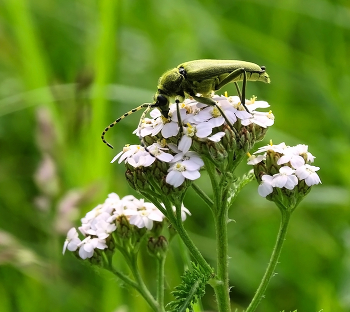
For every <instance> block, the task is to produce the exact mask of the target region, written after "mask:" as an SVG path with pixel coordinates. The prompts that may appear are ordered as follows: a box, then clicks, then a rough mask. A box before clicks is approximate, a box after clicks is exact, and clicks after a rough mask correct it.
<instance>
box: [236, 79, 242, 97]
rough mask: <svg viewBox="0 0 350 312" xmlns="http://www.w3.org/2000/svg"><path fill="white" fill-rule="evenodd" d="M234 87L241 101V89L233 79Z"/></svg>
mask: <svg viewBox="0 0 350 312" xmlns="http://www.w3.org/2000/svg"><path fill="white" fill-rule="evenodd" d="M235 87H236V90H237V93H238V96H239V98H240V99H241V101H242V93H241V90H240V89H239V85H238V83H237V82H236V81H235Z"/></svg>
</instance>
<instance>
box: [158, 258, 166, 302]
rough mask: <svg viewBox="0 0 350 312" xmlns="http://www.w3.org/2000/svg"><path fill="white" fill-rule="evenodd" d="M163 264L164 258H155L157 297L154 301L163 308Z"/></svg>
mask: <svg viewBox="0 0 350 312" xmlns="http://www.w3.org/2000/svg"><path fill="white" fill-rule="evenodd" d="M164 264H165V256H161V257H160V258H157V297H156V300H157V302H158V304H159V305H160V306H161V307H164Z"/></svg>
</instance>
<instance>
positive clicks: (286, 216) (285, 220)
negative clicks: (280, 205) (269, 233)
mask: <svg viewBox="0 0 350 312" xmlns="http://www.w3.org/2000/svg"><path fill="white" fill-rule="evenodd" d="M280 211H281V214H282V218H281V223H280V228H279V231H278V235H277V240H276V244H275V247H274V249H273V251H272V254H271V258H270V262H269V264H268V266H267V268H266V271H265V274H264V276H263V278H262V280H261V282H260V285H259V287H258V289H257V291H256V293H255V295H254V297H253V299H252V301H251V302H250V304H249V306H248V308H247V310H246V312H253V311H255V309H256V308H257V306H258V305H259V303H260V301H261V299H262V297H263V296H264V293H265V291H266V288H267V286H268V284H269V282H270V279H271V277H272V276H273V274H274V271H275V269H276V266H277V263H278V259H279V256H280V254H281V251H282V247H283V243H284V240H285V237H286V234H287V228H288V224H289V220H290V216H291V211H289V210H284V209H280Z"/></svg>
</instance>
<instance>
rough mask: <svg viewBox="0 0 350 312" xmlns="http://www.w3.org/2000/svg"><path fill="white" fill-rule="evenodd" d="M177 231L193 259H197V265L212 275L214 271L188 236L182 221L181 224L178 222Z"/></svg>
mask: <svg viewBox="0 0 350 312" xmlns="http://www.w3.org/2000/svg"><path fill="white" fill-rule="evenodd" d="M175 229H176V231H177V233H178V234H179V235H180V237H181V239H182V241H183V243H184V244H185V245H186V247H187V248H188V250H189V252H190V253H191V255H192V256H193V258H195V259H196V261H197V263H198V264H199V265H200V266H201V267H202V268H203V269H204V270H205V272H206V273H209V274H212V273H213V269H212V268H211V266H210V265H209V264H208V262H207V261H205V259H204V258H203V256H202V254H201V253H200V251H199V249H198V248H197V246H196V245H195V244H194V243H193V242H192V240H191V238H190V237H189V236H188V234H187V232H186V230H185V228H184V226H183V222H182V221H181V220H180V222H177V224H176V226H175Z"/></svg>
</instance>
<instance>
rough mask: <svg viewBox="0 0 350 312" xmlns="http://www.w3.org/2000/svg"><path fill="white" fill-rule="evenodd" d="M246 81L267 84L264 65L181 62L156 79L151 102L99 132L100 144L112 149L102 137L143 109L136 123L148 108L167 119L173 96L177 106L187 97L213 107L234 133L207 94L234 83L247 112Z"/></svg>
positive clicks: (208, 61)
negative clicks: (158, 112) (156, 84)
mask: <svg viewBox="0 0 350 312" xmlns="http://www.w3.org/2000/svg"><path fill="white" fill-rule="evenodd" d="M238 81H243V85H242V93H241V92H240V90H239V87H238V84H237V82H238ZM247 81H262V82H265V83H270V77H269V75H268V74H267V73H266V69H265V66H259V65H257V64H254V63H250V62H245V61H236V60H209V59H206V60H195V61H189V62H185V63H182V64H180V65H179V66H177V67H176V68H174V69H170V70H168V71H166V72H165V73H164V74H163V75H162V76H161V77H160V78H159V81H158V88H157V92H156V94H155V95H154V99H153V100H154V101H153V103H144V104H142V105H140V106H138V107H136V108H134V109H132V110H131V111H129V112H127V113H125V114H124V115H122V116H121V117H119V118H118V119H116V120H115V121H114V122H113V123H111V124H110V125H109V126H108V127H106V128H105V129H104V131H103V132H102V135H101V138H102V141H103V142H104V143H106V144H107V145H108V146H109V147H111V148H113V147H112V145H110V144H109V143H108V142H107V141H106V140H105V138H104V136H105V134H106V132H107V131H108V130H109V129H110V128H112V127H113V126H115V125H116V124H117V123H119V122H120V121H121V120H122V119H124V118H125V117H127V116H129V115H130V114H133V113H135V112H137V111H139V110H141V109H143V108H146V110H145V111H144V113H143V114H142V116H141V119H140V123H141V122H142V120H143V119H144V117H145V116H146V114H147V112H148V111H149V110H150V109H151V108H158V109H159V110H160V112H161V114H162V116H163V117H165V118H168V114H169V105H170V99H171V98H174V97H175V98H176V103H177V104H178V103H179V102H180V100H184V99H185V97H186V96H190V97H192V98H193V99H195V100H196V101H198V102H200V103H203V104H207V105H211V106H216V107H217V108H218V110H219V111H220V113H221V115H222V116H223V117H224V118H225V121H226V123H227V124H228V125H229V126H230V127H231V129H232V130H233V131H236V130H235V129H234V128H233V126H232V125H231V124H230V122H229V121H228V119H227V117H226V116H225V114H224V113H223V112H222V110H221V108H220V107H219V106H218V105H217V104H216V102H215V101H214V100H213V99H212V98H211V93H212V92H213V91H218V90H220V89H221V88H222V87H223V86H225V85H226V84H228V83H230V82H234V83H235V86H236V89H237V92H238V95H239V97H240V98H241V104H242V105H243V106H244V108H245V109H246V110H247V111H248V109H247V107H246V105H245V90H246V83H247ZM199 94H200V95H199ZM248 112H249V111H248ZM180 128H182V125H180ZM140 140H141V142H142V145H144V144H143V138H141V137H140Z"/></svg>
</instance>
